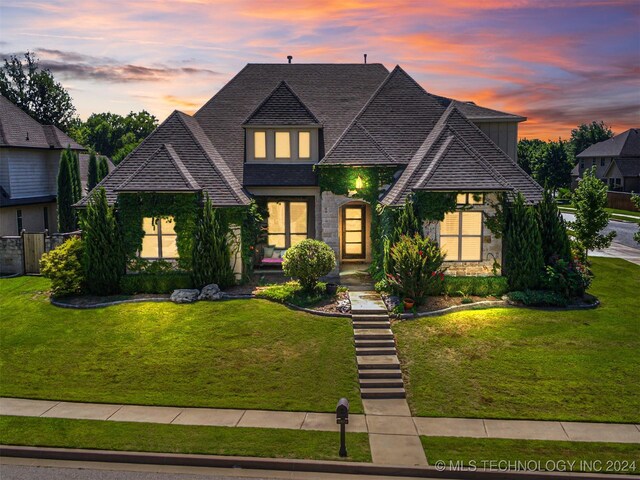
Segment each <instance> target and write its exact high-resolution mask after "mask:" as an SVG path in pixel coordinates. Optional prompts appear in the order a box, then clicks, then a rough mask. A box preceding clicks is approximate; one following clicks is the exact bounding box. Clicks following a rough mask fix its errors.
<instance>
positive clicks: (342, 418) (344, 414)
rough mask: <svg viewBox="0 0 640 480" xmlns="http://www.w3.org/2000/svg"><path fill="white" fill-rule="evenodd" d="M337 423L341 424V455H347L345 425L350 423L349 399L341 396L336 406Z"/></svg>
mask: <svg viewBox="0 0 640 480" xmlns="http://www.w3.org/2000/svg"><path fill="white" fill-rule="evenodd" d="M336 423H337V424H338V425H340V456H341V457H346V456H347V446H346V444H345V434H344V431H345V425H346V424H347V423H349V400H347V399H346V398H341V399H340V400H339V401H338V405H337V406H336Z"/></svg>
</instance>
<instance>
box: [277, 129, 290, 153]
mask: <svg viewBox="0 0 640 480" xmlns="http://www.w3.org/2000/svg"><path fill="white" fill-rule="evenodd" d="M276 158H291V135H290V134H289V132H276Z"/></svg>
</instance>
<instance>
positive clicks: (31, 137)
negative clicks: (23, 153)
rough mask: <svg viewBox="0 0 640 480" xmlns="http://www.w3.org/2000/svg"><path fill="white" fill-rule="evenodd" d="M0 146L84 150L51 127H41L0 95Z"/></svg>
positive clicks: (64, 134) (58, 130)
mask: <svg viewBox="0 0 640 480" xmlns="http://www.w3.org/2000/svg"><path fill="white" fill-rule="evenodd" d="M0 146H1V147H22V148H46V149H63V148H67V146H70V147H71V149H73V150H86V149H85V148H84V147H83V146H81V145H78V143H77V142H75V141H74V140H73V139H72V138H71V137H69V136H68V135H67V134H66V133H64V132H63V131H62V130H60V129H59V128H57V127H54V126H53V125H42V124H41V123H39V122H38V121H37V120H35V119H34V118H32V117H31V116H30V115H29V114H27V113H25V112H24V111H23V110H22V109H20V108H19V107H18V106H16V105H15V104H14V103H13V102H11V101H10V100H9V99H8V98H6V97H4V96H3V95H0Z"/></svg>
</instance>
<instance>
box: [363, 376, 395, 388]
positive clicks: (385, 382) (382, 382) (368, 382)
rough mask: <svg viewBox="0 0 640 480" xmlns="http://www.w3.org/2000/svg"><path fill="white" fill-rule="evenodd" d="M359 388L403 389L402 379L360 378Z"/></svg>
mask: <svg viewBox="0 0 640 480" xmlns="http://www.w3.org/2000/svg"><path fill="white" fill-rule="evenodd" d="M360 388H361V389H362V388H404V383H402V378H361V379H360Z"/></svg>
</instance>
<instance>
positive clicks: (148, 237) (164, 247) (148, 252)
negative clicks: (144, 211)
mask: <svg viewBox="0 0 640 480" xmlns="http://www.w3.org/2000/svg"><path fill="white" fill-rule="evenodd" d="M142 229H143V230H144V237H142V248H141V249H140V257H141V258H178V245H177V243H176V240H177V238H178V236H177V235H176V231H175V229H174V223H173V218H172V217H168V218H151V217H145V218H143V219H142Z"/></svg>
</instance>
